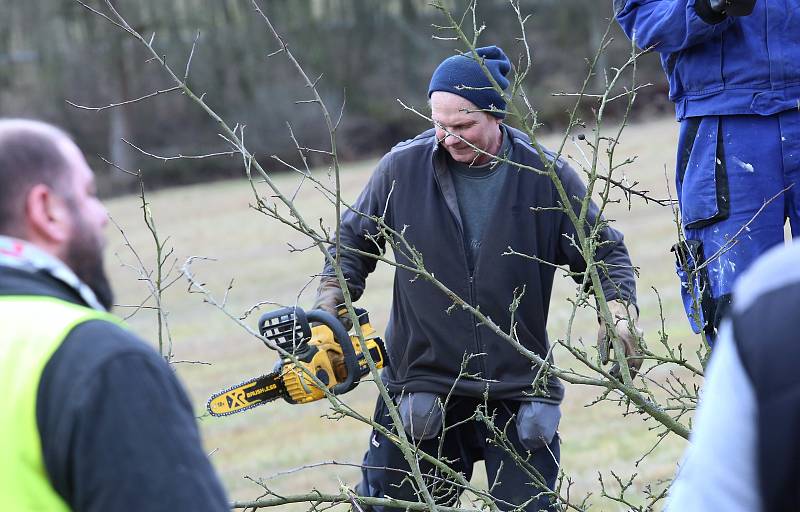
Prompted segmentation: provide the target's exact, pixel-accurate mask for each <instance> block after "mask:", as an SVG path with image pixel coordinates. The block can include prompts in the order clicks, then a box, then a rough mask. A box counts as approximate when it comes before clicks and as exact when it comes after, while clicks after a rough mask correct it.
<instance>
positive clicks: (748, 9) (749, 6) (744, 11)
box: [706, 0, 756, 16]
mask: <svg viewBox="0 0 800 512" xmlns="http://www.w3.org/2000/svg"><path fill="white" fill-rule="evenodd" d="M706 1H708V3H709V7H711V10H712V11H714V12H717V13H720V14H727V15H728V16H749V15H750V14H751V13H752V12H753V9H754V8H755V6H756V0H706Z"/></svg>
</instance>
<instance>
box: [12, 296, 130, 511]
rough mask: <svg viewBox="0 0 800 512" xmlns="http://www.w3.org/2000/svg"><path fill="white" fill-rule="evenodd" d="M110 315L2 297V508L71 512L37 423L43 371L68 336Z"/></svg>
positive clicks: (35, 299)
mask: <svg viewBox="0 0 800 512" xmlns="http://www.w3.org/2000/svg"><path fill="white" fill-rule="evenodd" d="M87 320H107V321H111V322H114V323H117V324H121V320H119V319H118V318H116V317H114V316H113V315H110V314H108V313H102V312H99V311H95V310H93V309H90V308H87V307H83V306H77V305H75V304H71V303H69V302H66V301H63V300H59V299H54V298H51V297H42V296H0V326H1V327H0V328H1V329H2V333H3V334H2V337H0V390H2V394H3V396H2V400H0V453H2V463H0V496H2V508H3V510H14V511H22V512H27V511H34V510H36V511H39V510H47V511H61V510H69V507H68V506H67V505H66V503H65V502H64V501H63V499H62V498H61V496H59V495H58V493H56V491H55V490H54V489H53V487H52V486H51V485H50V482H49V478H48V475H47V472H46V470H45V467H44V459H43V456H42V449H41V441H40V437H39V428H38V424H37V422H36V395H37V392H38V389H39V381H40V380H41V377H42V372H43V371H44V367H45V365H46V364H47V362H48V361H49V360H50V357H51V356H52V355H53V353H54V352H55V351H56V349H58V347H59V346H60V345H61V343H62V342H63V341H64V338H66V336H67V335H68V334H69V333H70V331H71V330H72V329H73V328H74V327H75V326H77V325H78V324H80V323H82V322H85V321H87Z"/></svg>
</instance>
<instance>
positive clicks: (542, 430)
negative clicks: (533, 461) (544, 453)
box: [516, 402, 561, 451]
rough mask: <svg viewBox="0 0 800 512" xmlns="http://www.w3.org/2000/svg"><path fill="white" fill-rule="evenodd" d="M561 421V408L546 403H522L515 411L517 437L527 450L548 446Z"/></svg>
mask: <svg viewBox="0 0 800 512" xmlns="http://www.w3.org/2000/svg"><path fill="white" fill-rule="evenodd" d="M559 421H561V408H560V407H559V406H558V405H557V404H550V403H547V402H523V403H522V404H520V406H519V410H518V411H517V419H516V425H517V436H518V437H519V441H520V443H522V446H524V447H525V448H526V449H527V450H530V451H535V450H538V449H539V448H543V447H545V446H547V445H549V444H550V443H551V442H552V441H553V437H555V435H556V431H557V430H558V423H559Z"/></svg>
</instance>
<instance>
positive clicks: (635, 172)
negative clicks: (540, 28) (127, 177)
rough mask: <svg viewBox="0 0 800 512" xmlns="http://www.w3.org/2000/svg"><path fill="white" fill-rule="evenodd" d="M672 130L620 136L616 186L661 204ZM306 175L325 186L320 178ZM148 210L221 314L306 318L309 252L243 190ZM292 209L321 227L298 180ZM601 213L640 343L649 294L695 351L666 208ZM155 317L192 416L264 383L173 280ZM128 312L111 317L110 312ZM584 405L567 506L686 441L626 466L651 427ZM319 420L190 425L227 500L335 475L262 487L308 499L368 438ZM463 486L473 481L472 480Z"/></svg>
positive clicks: (212, 191)
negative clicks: (627, 263)
mask: <svg viewBox="0 0 800 512" xmlns="http://www.w3.org/2000/svg"><path fill="white" fill-rule="evenodd" d="M677 128H678V126H677V124H676V123H675V122H674V121H673V120H671V119H661V120H656V121H653V122H651V123H648V124H635V125H631V126H629V127H627V129H626V130H625V132H624V134H623V137H622V148H621V151H622V153H623V154H624V155H626V156H633V155H636V156H637V159H636V161H635V163H634V164H632V165H631V166H629V167H628V168H627V178H628V180H629V181H638V182H640V183H642V186H643V187H644V188H646V189H649V190H650V191H652V194H653V195H654V196H657V197H666V196H667V183H668V182H669V185H670V187H671V186H672V176H673V170H672V169H673V166H674V148H675V143H676V135H677ZM610 134H611V132H609V135H610ZM556 140H557V139H556V138H555V137H546V138H545V139H544V142H545V144H546V145H549V146H553V145H554V144H555V142H556ZM374 163H375V162H372V161H370V162H363V163H359V164H354V165H349V166H347V167H346V168H345V169H344V170H343V172H342V180H343V193H344V196H345V198H346V199H348V200H352V199H354V198H355V196H356V195H357V194H358V192H359V191H360V189H361V187H362V186H363V184H364V183H365V182H366V180H367V178H368V176H369V174H370V172H371V169H372V167H373V165H374ZM318 173H319V174H320V175H321V176H324V173H325V171H324V170H320V171H318ZM276 181H277V183H279V184H280V186H281V188H282V190H284V191H285V192H288V193H291V192H292V191H294V190H295V189H296V188H297V186H298V183H299V181H300V180H299V177H298V176H297V175H289V174H282V175H280V176H278V177H277V178H276ZM148 200H149V201H150V203H151V209H152V212H153V215H154V217H155V219H156V222H157V225H158V230H159V234H160V235H161V236H162V237H166V236H169V237H170V238H169V242H168V245H169V246H171V247H173V248H174V251H175V258H177V260H178V262H179V265H180V264H182V263H183V261H184V260H185V259H186V258H187V257H189V256H204V257H208V258H213V260H203V261H198V262H197V263H195V264H194V267H193V269H194V270H195V272H196V274H197V275H198V277H199V278H200V279H202V280H203V281H204V282H205V283H206V284H207V286H208V287H209V288H210V289H211V290H212V291H213V293H214V295H215V296H216V297H218V298H220V299H221V298H222V296H223V295H224V294H225V292H226V289H227V287H228V284H229V283H231V282H232V283H233V287H232V288H231V290H230V291H229V292H228V299H227V308H228V309H229V310H230V311H231V312H233V313H234V314H236V315H241V314H243V313H244V312H245V311H246V310H247V309H248V308H250V307H251V306H252V305H254V304H256V303H258V302H259V301H273V302H276V303H282V304H293V303H295V302H297V303H298V304H299V305H301V306H305V307H310V305H311V303H312V301H313V292H314V289H315V286H316V284H315V282H313V283H312V278H313V275H314V274H315V273H316V272H318V271H319V269H320V266H321V263H322V257H321V255H320V254H319V252H318V251H316V250H315V249H314V250H309V251H304V252H290V251H289V244H292V245H293V246H296V247H304V246H305V245H306V244H305V242H304V240H303V238H302V237H301V236H299V235H298V234H296V233H294V232H292V231H291V230H289V229H287V228H286V227H285V226H283V225H281V224H279V223H277V222H275V221H273V220H271V219H268V218H266V217H264V216H262V215H260V214H259V213H257V212H256V211H254V210H253V209H252V208H250V207H249V204H250V203H251V202H252V191H251V189H250V185H249V184H248V183H247V181H246V180H245V179H244V178H242V179H241V180H233V181H228V182H221V183H212V184H204V185H198V186H189V187H184V188H180V189H173V190H166V191H162V192H157V193H152V194H149V195H148ZM297 202H298V205H299V207H300V210H301V211H302V212H303V214H304V215H305V218H306V219H307V220H308V221H309V222H311V223H312V224H313V223H316V222H317V219H320V218H322V219H324V220H325V221H326V222H330V221H331V220H332V208H331V206H330V203H329V202H328V201H326V200H324V199H322V197H321V195H320V194H319V192H318V191H316V190H314V189H313V187H311V186H309V184H308V183H306V184H305V185H304V186H303V188H302V189H301V190H300V192H299V194H298V199H297ZM108 208H109V211H110V213H111V215H112V217H113V218H114V220H115V221H116V222H117V223H119V224H120V226H122V228H123V229H124V232H125V234H126V236H127V237H128V239H129V240H130V243H131V245H132V246H133V247H135V248H136V250H137V251H138V252H139V254H140V255H141V256H142V257H143V258H144V259H145V262H146V264H147V265H148V266H150V267H152V266H153V243H152V240H151V238H150V234H149V232H148V231H147V230H146V229H145V226H144V223H143V221H142V211H141V203H140V200H139V198H137V197H123V198H119V199H115V200H113V201H110V202H109V203H108ZM607 216H608V217H609V218H612V219H614V220H615V221H616V224H615V225H616V227H618V228H619V229H621V230H622V231H623V232H624V233H625V235H626V240H627V243H628V247H629V249H630V252H631V256H632V259H633V262H634V264H635V265H637V266H638V267H639V268H640V274H641V277H640V279H639V281H638V290H639V305H640V308H641V325H642V327H643V328H644V329H645V332H646V333H647V334H648V335H649V337H651V338H652V339H653V340H655V339H656V337H657V336H658V332H659V330H660V329H661V322H660V319H659V307H658V300H657V296H656V294H655V292H654V291H653V288H656V289H657V290H658V292H659V293H660V295H661V299H662V301H663V309H664V315H665V317H666V331H667V334H668V335H669V339H670V341H671V342H672V343H678V342H680V343H683V344H684V345H685V346H686V347H688V348H689V349H690V351H691V352H693V351H694V349H695V348H696V347H697V344H698V343H699V340H698V339H697V338H696V337H695V336H694V335H693V334H692V333H691V331H690V330H689V328H688V325H687V322H686V320H685V318H684V316H683V312H682V306H681V304H680V300H679V297H678V286H677V278H676V277H675V275H674V272H673V262H672V255H671V253H670V252H669V248H670V246H671V245H672V244H673V243H674V242H673V241H674V239H675V238H676V234H675V233H676V229H675V226H674V223H673V214H672V211H671V209H670V208H668V207H660V206H655V205H653V204H650V205H646V204H644V202H643V201H640V200H637V199H634V200H633V205H632V208H631V209H630V211H628V208H627V205H622V204H620V205H612V206H610V207H609V210H608V214H607ZM109 236H110V246H109V251H108V255H107V266H108V269H109V272H110V273H111V276H112V280H113V283H114V285H115V288H116V290H117V294H118V297H117V298H118V302H119V303H120V304H138V303H139V302H141V300H142V299H143V298H144V297H145V296H146V294H147V288H146V286H145V284H144V283H143V282H142V281H141V280H139V278H138V275H137V273H136V272H135V270H133V269H132V268H131V265H133V266H135V265H136V263H135V259H134V257H133V255H132V254H131V252H130V250H129V249H128V248H127V247H126V246H125V244H124V242H123V239H122V237H121V235H120V233H119V232H118V231H117V230H116V229H115V228H113V226H112V227H110V228H109ZM391 279H392V274H391V269H390V268H389V267H387V266H385V265H381V266H379V268H378V270H377V271H376V272H375V274H374V275H373V276H372V277H371V278H370V279H369V281H368V288H367V292H366V294H365V296H364V297H363V299H362V300H361V301H360V305H362V306H364V307H366V308H368V309H369V310H370V312H371V317H372V320H373V324H374V325H375V326H376V328H377V329H378V330H379V331H380V330H381V329H382V326H384V325H385V324H386V320H387V312H388V307H389V302H388V301H389V298H390V293H391ZM557 281H558V282H557V289H556V292H555V297H554V300H553V301H552V305H551V312H550V321H549V326H548V327H549V332H550V336H551V338H552V339H555V338H558V337H559V336H562V335H563V333H564V332H565V323H566V320H567V317H568V313H569V311H570V307H569V304H568V303H567V302H566V301H565V298H566V297H568V296H570V295H572V293H573V292H574V284H573V282H572V281H571V280H568V279H563V278H562V279H558V280H557ZM309 283H311V285H310V286H309ZM164 306H165V308H166V310H167V311H168V313H169V317H168V320H169V326H170V328H171V333H172V338H173V342H174V354H175V359H176V360H184V361H202V362H206V363H209V364H191V363H179V364H177V365H176V369H177V372H178V374H179V376H180V378H181V380H182V381H183V383H184V384H185V385H186V387H187V388H188V390H189V392H190V395H191V397H192V399H193V403H194V404H195V410H196V413H197V415H198V416H201V415H203V414H204V412H205V402H206V399H207V397H208V396H209V394H210V393H212V392H213V391H216V390H219V389H222V388H225V387H227V386H229V385H232V384H235V383H237V382H239V381H241V380H243V379H245V378H248V377H251V376H257V375H260V374H261V373H264V372H267V371H269V370H270V369H271V367H272V365H273V363H274V361H275V360H276V354H275V353H273V352H271V351H269V350H268V349H266V348H264V347H263V345H261V343H260V342H259V341H258V340H256V339H254V338H252V337H250V336H249V335H248V334H247V333H246V332H245V331H244V330H243V329H241V328H240V327H239V326H237V325H236V324H235V323H233V322H231V321H230V320H229V319H227V318H226V317H225V315H224V314H222V312H220V311H219V310H217V309H216V308H214V307H213V306H211V305H209V304H207V303H204V301H203V297H202V296H201V295H198V294H189V293H187V286H186V282H185V280H181V281H180V282H179V283H178V284H176V285H175V286H173V287H172V288H171V289H170V290H169V291H168V293H167V294H166V296H165V298H164ZM129 311H130V310H129V309H126V308H118V309H117V313H119V314H126V313H127V312H129ZM257 318H258V313H256V314H253V315H251V316H250V317H249V318H248V319H247V320H246V322H247V323H248V324H249V325H251V326H252V327H255V325H256V322H257ZM129 323H130V324H131V325H132V327H133V328H134V329H135V330H136V331H137V332H139V333H141V334H142V335H143V336H145V337H146V338H148V339H149V340H155V339H156V323H155V316H154V314H153V312H152V311H148V310H142V311H140V312H139V313H137V314H136V315H135V316H133V317H132V318H130V320H129ZM576 325H577V328H576V335H579V336H581V337H582V338H583V339H584V340H585V341H586V343H587V345H588V344H591V343H594V339H595V336H596V330H597V324H596V320H595V319H594V318H593V316H592V315H591V314H589V313H588V312H585V313H583V314H581V315H579V318H578V322H577V324H576ZM558 362H559V364H561V365H566V366H569V365H571V364H573V363H572V362H571V361H570V360H568V359H565V358H563V357H561V358H559V359H558ZM375 396H376V391H375V389H374V387H373V386H372V385H371V384H363V385H362V386H360V387H359V388H358V389H356V390H355V391H354V392H352V393H351V394H350V395H348V398H349V401H350V402H351V403H352V404H354V405H355V406H356V407H357V408H358V409H359V410H361V411H363V412H364V413H369V412H370V411H371V408H372V406H373V403H374V400H375ZM595 396H596V391H595V390H593V389H588V388H583V387H576V386H569V387H568V389H567V395H566V399H565V402H564V404H563V420H562V423H561V427H560V432H561V435H562V439H563V447H562V465H563V468H564V470H565V471H566V473H568V474H569V475H570V476H571V478H572V479H573V480H574V482H575V488H574V489H573V495H576V493H586V492H593V493H595V494H596V493H597V492H598V489H599V486H598V473H599V472H602V473H603V474H604V475H605V477H610V474H609V471H610V470H613V471H615V472H617V473H619V474H620V475H622V476H628V475H630V474H632V473H638V474H639V478H638V479H637V487H635V491H639V490H641V488H642V486H643V485H645V484H648V483H649V484H654V483H657V482H658V481H660V480H663V479H667V478H669V477H670V476H671V475H672V474H673V472H674V470H675V467H676V463H677V461H678V460H679V457H680V454H681V453H682V451H683V449H684V448H685V441H683V440H682V439H680V438H678V437H676V436H669V437H667V438H666V440H665V441H664V442H662V443H661V444H660V445H659V446H658V447H657V448H656V449H655V450H654V451H653V452H652V453H651V454H650V455H649V456H648V457H646V458H645V459H644V461H643V462H641V463H640V464H639V465H638V466H636V465H635V462H636V461H637V460H638V459H639V458H640V457H641V456H642V455H643V454H644V453H645V452H646V451H648V450H649V449H650V448H651V446H652V444H653V443H654V442H655V441H656V439H657V438H656V436H655V434H654V432H653V431H651V427H653V426H654V423H653V422H652V421H650V422H644V421H643V419H642V416H640V415H631V416H627V417H624V416H623V414H622V413H623V412H624V411H622V410H621V409H620V408H618V407H616V406H614V405H610V404H601V405H596V406H591V407H588V406H587V405H588V404H589V403H590V402H592V400H593V399H594V398H595ZM326 411H327V407H326V403H325V402H324V401H323V402H318V403H314V404H310V405H305V406H291V405H289V404H287V403H285V402H283V401H279V402H274V403H272V404H268V405H265V406H262V407H259V408H256V409H254V410H251V411H247V412H245V413H242V414H239V415H236V416H232V417H227V418H222V419H216V418H210V417H203V418H201V419H200V428H201V430H202V434H203V438H204V442H205V446H206V448H207V450H208V452H209V453H211V454H212V455H211V458H212V460H213V462H214V465H215V466H216V468H217V470H218V471H219V473H220V475H221V476H222V478H223V480H224V482H225V485H226V486H227V489H228V491H229V495H230V498H231V499H235V500H243V499H251V498H255V497H258V496H259V495H260V494H262V493H263V490H262V489H261V488H260V487H259V486H257V485H255V484H254V483H252V482H251V481H249V480H247V479H246V478H245V477H246V476H250V477H253V478H269V477H272V476H274V475H276V474H277V473H280V472H285V471H287V470H290V469H292V468H297V467H300V466H304V465H308V464H312V463H317V462H322V461H328V462H330V461H336V462H338V463H341V464H340V465H329V466H325V467H319V468H312V469H307V470H303V471H297V472H292V473H290V474H287V475H277V476H275V477H274V478H271V479H270V480H269V481H268V485H269V486H270V487H271V488H272V489H273V490H274V491H275V492H277V493H299V492H304V491H309V490H311V489H312V488H316V489H319V490H321V491H333V492H335V491H336V490H337V489H338V487H339V485H340V484H347V485H353V484H355V482H356V481H357V480H358V478H359V473H358V470H357V468H355V467H354V466H352V465H348V464H357V463H359V462H360V460H361V456H362V454H363V451H364V450H365V448H366V446H367V441H368V434H369V432H368V428H367V427H366V426H364V425H362V424H359V423H357V422H355V421H353V420H349V419H344V420H341V421H331V420H329V419H327V418H325V417H324V416H325V414H326ZM476 478H482V477H481V476H480V471H479V472H478V475H477V476H476ZM594 503H596V507H595V509H597V510H618V508H616V507H617V506H616V505H614V504H613V503H611V502H609V501H602V500H598V499H595V500H594ZM285 509H286V510H303V509H305V508H303V507H298V508H291V507H286V508H285Z"/></svg>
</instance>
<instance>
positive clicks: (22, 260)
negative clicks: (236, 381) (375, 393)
mask: <svg viewBox="0 0 800 512" xmlns="http://www.w3.org/2000/svg"><path fill="white" fill-rule="evenodd" d="M107 223H108V215H107V213H106V210H105V207H104V206H103V204H102V203H101V202H100V200H99V199H98V198H97V195H96V188H95V181H94V175H93V173H92V171H91V169H90V168H89V166H88V165H87V163H86V160H85V159H84V157H83V155H82V153H81V151H80V149H78V147H77V146H76V145H75V143H74V142H72V141H71V140H70V138H69V136H67V134H65V133H64V132H63V131H61V130H59V129H58V128H56V127H54V126H51V125H48V124H45V123H42V122H38V121H30V120H22V119H0V329H1V330H2V336H0V389H2V390H3V392H4V396H3V406H2V407H3V410H2V414H0V453H2V454H3V462H2V464H0V508H2V509H3V510H14V511H34V510H37V511H39V510H48V511H61V510H76V511H100V510H114V511H142V510H148V511H154V510H164V511H167V510H169V511H176V510H193V511H211V510H228V503H227V499H226V496H225V492H224V490H223V488H222V486H221V484H220V482H219V479H218V478H217V476H216V474H215V472H214V470H213V468H212V467H211V464H210V463H209V461H208V458H207V457H206V455H205V453H204V451H203V449H202V445H201V442H200V435H199V432H198V429H197V425H196V423H195V418H194V413H193V411H192V407H191V403H190V402H189V400H188V398H187V396H186V394H185V392H184V391H183V389H182V387H181V385H180V384H179V383H178V381H177V379H176V378H175V375H174V374H173V372H172V371H171V369H170V368H169V365H168V364H167V363H166V362H165V361H164V360H163V359H162V358H161V357H160V356H159V355H158V354H157V353H156V352H155V351H154V350H153V349H152V348H151V347H150V346H148V345H147V344H146V343H144V342H143V341H142V340H140V339H139V338H137V337H136V336H135V335H134V334H133V333H131V332H130V331H129V330H128V329H127V328H126V327H125V326H124V325H123V324H122V322H121V320H119V319H118V318H117V317H115V316H113V315H111V314H110V313H109V312H108V310H109V309H110V308H111V306H112V304H113V297H112V292H111V286H110V285H109V282H108V279H107V277H106V275H105V272H104V270H103V248H104V246H105V236H104V234H103V231H104V228H105V227H106V224H107Z"/></svg>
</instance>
